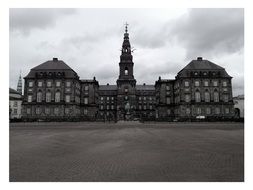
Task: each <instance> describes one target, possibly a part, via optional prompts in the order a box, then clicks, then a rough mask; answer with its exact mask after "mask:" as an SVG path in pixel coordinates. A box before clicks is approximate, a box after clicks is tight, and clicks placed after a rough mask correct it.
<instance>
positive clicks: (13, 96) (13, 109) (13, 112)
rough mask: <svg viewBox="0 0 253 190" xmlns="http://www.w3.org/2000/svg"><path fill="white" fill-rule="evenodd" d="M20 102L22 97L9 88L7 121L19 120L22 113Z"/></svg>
mask: <svg viewBox="0 0 253 190" xmlns="http://www.w3.org/2000/svg"><path fill="white" fill-rule="evenodd" d="M22 100H23V97H22V95H21V93H20V92H18V91H16V90H14V89H12V88H9V119H10V120H15V119H21V117H22V113H21V108H22Z"/></svg>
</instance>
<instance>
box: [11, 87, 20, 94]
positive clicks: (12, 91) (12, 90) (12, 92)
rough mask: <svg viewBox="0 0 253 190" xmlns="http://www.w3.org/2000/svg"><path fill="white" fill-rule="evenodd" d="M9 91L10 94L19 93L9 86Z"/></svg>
mask: <svg viewBox="0 0 253 190" xmlns="http://www.w3.org/2000/svg"><path fill="white" fill-rule="evenodd" d="M9 93H10V94H19V95H21V94H20V93H19V92H18V91H16V90H14V89H13V88H9Z"/></svg>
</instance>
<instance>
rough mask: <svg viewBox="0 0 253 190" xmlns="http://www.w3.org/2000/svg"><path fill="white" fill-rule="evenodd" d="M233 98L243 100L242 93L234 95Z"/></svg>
mask: <svg viewBox="0 0 253 190" xmlns="http://www.w3.org/2000/svg"><path fill="white" fill-rule="evenodd" d="M233 99H236V100H244V94H242V95H238V96H236V97H233Z"/></svg>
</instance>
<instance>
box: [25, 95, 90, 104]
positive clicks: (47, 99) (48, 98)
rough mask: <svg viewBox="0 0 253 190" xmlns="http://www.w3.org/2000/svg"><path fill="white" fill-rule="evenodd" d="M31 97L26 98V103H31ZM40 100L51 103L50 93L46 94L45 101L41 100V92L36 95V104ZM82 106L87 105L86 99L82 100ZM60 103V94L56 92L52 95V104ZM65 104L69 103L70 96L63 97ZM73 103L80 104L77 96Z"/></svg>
mask: <svg viewBox="0 0 253 190" xmlns="http://www.w3.org/2000/svg"><path fill="white" fill-rule="evenodd" d="M32 98H33V96H32V95H28V96H27V102H32ZM42 100H45V101H46V102H52V100H53V99H52V93H51V92H46V96H45V99H43V96H42V92H38V93H37V97H36V101H37V102H42ZM83 100H84V104H88V103H89V101H88V98H87V97H85V98H84V99H83ZM60 101H61V93H60V92H56V93H55V94H54V102H60ZM65 102H66V103H69V102H70V95H65ZM75 102H77V103H80V98H79V97H78V96H75Z"/></svg>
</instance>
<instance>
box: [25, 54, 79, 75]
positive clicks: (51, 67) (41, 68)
mask: <svg viewBox="0 0 253 190" xmlns="http://www.w3.org/2000/svg"><path fill="white" fill-rule="evenodd" d="M36 72H64V75H65V77H66V78H75V77H78V75H77V73H76V72H75V71H74V70H73V69H72V68H71V67H69V66H68V65H67V64H66V63H65V62H64V61H62V60H58V59H57V58H53V60H49V61H46V62H44V63H42V64H40V65H38V66H36V67H33V68H32V69H31V70H30V72H29V73H28V75H27V76H26V77H25V78H34V77H35V75H36Z"/></svg>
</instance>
